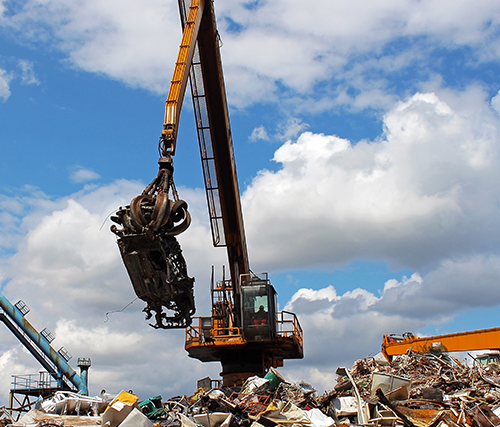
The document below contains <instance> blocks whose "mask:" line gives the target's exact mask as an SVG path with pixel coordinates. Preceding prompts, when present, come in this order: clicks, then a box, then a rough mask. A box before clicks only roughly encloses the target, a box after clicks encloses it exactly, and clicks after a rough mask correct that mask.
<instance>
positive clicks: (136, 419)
mask: <svg viewBox="0 0 500 427" xmlns="http://www.w3.org/2000/svg"><path fill="white" fill-rule="evenodd" d="M337 374H338V378H337V384H336V385H335V386H334V388H333V390H331V391H330V392H325V393H324V394H323V395H321V396H318V395H317V393H316V390H315V389H314V388H313V387H312V386H311V385H309V384H306V383H303V382H301V383H299V384H293V383H290V382H287V381H286V380H285V379H284V378H283V377H282V376H281V375H280V373H279V372H277V371H276V370H275V369H271V370H270V371H269V372H268V374H266V376H265V377H264V378H260V377H252V378H249V379H248V380H247V381H246V382H245V384H244V385H243V386H242V387H238V388H223V389H217V388H212V389H209V388H199V389H198V390H197V391H196V392H195V393H194V394H193V395H192V396H190V397H188V396H178V397H174V398H171V399H169V400H166V401H164V400H163V399H162V398H161V396H155V397H152V398H149V399H146V400H143V401H139V399H138V397H137V396H135V395H133V394H131V393H128V392H121V393H120V394H119V395H118V396H116V397H115V398H114V400H112V401H107V402H105V401H104V400H103V399H101V401H99V399H97V400H96V401H95V402H94V401H92V399H93V398H85V399H86V400H85V402H83V401H82V402H80V403H78V402H75V401H72V403H71V404H70V403H68V402H66V403H64V402H63V400H61V399H59V400H58V401H57V402H56V403H55V404H54V400H53V399H52V400H48V401H44V402H43V403H41V404H40V405H39V408H38V410H32V411H30V412H29V413H28V414H26V415H24V416H23V417H22V418H21V419H20V420H19V421H18V422H16V423H15V424H14V425H15V426H19V427H28V426H32V425H38V426H43V425H47V424H50V425H55V426H58V427H62V426H63V425H65V426H70V425H102V426H106V427H118V426H120V427H277V426H284V427H299V426H301V427H302V426H304V427H333V426H335V427H336V426H349V425H364V426H372V427H379V426H390V427H397V426H404V427H459V426H460V427H491V426H500V418H499V417H498V416H499V415H500V366H498V365H494V364H491V365H487V366H474V367H471V366H468V365H466V364H465V363H464V362H460V361H458V360H457V359H454V358H451V357H449V356H445V355H441V356H436V355H432V354H427V355H422V354H416V353H414V354H413V353H409V354H407V355H405V356H402V357H399V358H397V359H396V360H394V361H393V362H391V363H390V364H389V363H388V362H386V361H385V359H381V358H379V357H378V356H376V357H374V358H365V359H360V360H357V361H356V362H355V363H354V365H353V366H352V367H351V368H350V369H347V368H339V369H338V370H337ZM205 383H207V381H205ZM208 384H211V382H210V380H209V379H208ZM69 397H71V398H73V399H74V396H69ZM82 398H83V397H82ZM103 403H104V405H103ZM102 411H104V412H102ZM47 412H49V413H47ZM78 412H79V413H80V414H83V413H86V414H87V415H92V416H85V417H82V416H80V417H78V416H74V417H73V419H74V420H75V421H73V422H72V421H68V418H69V417H67V415H66V414H69V413H78ZM65 415H66V418H64V416H65ZM58 417H59V418H58ZM63 418H64V419H63ZM77 420H78V421H77ZM82 420H86V422H85V423H84V422H83V421H82ZM89 423H90V424H89Z"/></svg>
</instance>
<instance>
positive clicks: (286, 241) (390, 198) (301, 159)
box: [243, 93, 500, 270]
mask: <svg viewBox="0 0 500 427" xmlns="http://www.w3.org/2000/svg"><path fill="white" fill-rule="evenodd" d="M465 95H466V97H468V96H469V95H468V94H467V93H466V94H465ZM384 126H385V132H384V134H383V135H382V136H381V137H380V138H379V139H377V140H376V141H371V142H370V141H360V142H358V143H357V144H355V145H353V144H352V143H351V142H350V141H348V140H345V139H341V138H339V137H336V136H333V135H322V134H313V133H310V132H306V133H303V134H302V135H300V137H299V138H298V139H297V140H296V141H288V142H286V143H285V144H284V145H283V146H281V147H280V148H279V149H278V150H277V151H276V152H275V156H274V160H275V161H276V162H278V163H279V164H281V169H280V170H278V171H277V172H272V171H261V173H260V175H259V176H258V177H257V178H256V179H254V181H253V182H252V183H251V185H250V186H249V187H248V188H247V190H246V191H245V193H244V194H243V206H244V211H245V218H246V230H247V233H248V239H247V240H248V242H249V243H250V253H251V254H252V256H253V260H254V261H253V262H254V263H255V262H258V264H259V265H260V266H261V267H260V269H264V270H266V269H267V270H272V269H274V268H280V267H285V266H286V267H285V268H289V266H290V265H291V264H293V265H295V267H296V268H301V267H304V266H310V265H311V264H315V265H317V266H321V265H325V266H332V265H337V266H338V265H344V264H346V263H349V262H351V261H352V260H354V259H359V258H360V257H363V258H368V259H372V260H378V261H387V260H389V261H390V262H391V263H393V264H394V265H398V266H406V267H409V268H415V269H420V268H429V267H430V266H431V265H436V264H438V263H439V262H440V260H443V259H447V258H449V257H452V258H453V257H460V256H463V255H467V254H470V253H473V252H475V251H478V250H491V249H493V248H496V247H497V245H498V243H499V242H500V235H499V233H497V232H496V231H495V230H498V229H499V228H498V225H499V224H497V218H499V212H498V205H499V199H500V192H499V191H498V190H497V186H494V185H491V183H492V182H497V181H498V179H499V176H498V175H499V173H498V171H499V156H498V154H499V148H500V145H499V138H498V129H499V122H498V118H497V117H496V115H495V114H494V113H493V112H492V110H491V108H489V106H488V102H487V101H486V100H484V99H483V103H482V106H481V107H480V108H479V109H478V110H476V111H475V112H474V113H473V114H470V115H469V114H464V112H463V111H460V110H458V111H457V110H453V109H452V108H451V107H450V106H449V105H447V104H446V103H444V102H443V101H441V100H440V99H439V98H438V97H437V96H436V95H435V94H416V95H415V96H413V97H412V98H410V99H409V100H407V101H405V102H401V103H399V104H398V105H396V106H395V108H394V109H392V110H391V111H389V112H388V113H387V114H386V115H385V117H384ZM263 206H265V207H266V209H263V208H262V207H263ZM257 242H258V245H259V249H258V251H257V250H255V249H254V244H257ZM256 260H257V261H256ZM262 267H264V268H262Z"/></svg>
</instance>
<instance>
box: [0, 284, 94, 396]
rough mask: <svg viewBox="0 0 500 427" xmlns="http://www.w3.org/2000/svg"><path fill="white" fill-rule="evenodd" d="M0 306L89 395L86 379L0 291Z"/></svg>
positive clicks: (62, 371) (64, 373)
mask: <svg viewBox="0 0 500 427" xmlns="http://www.w3.org/2000/svg"><path fill="white" fill-rule="evenodd" d="M0 307H1V308H2V309H3V311H4V312H5V314H6V315H7V316H9V317H10V318H11V319H12V320H13V321H14V322H15V323H16V324H17V325H18V326H19V327H20V328H21V330H22V331H23V332H25V333H26V335H27V336H28V337H29V338H30V339H31V340H32V341H33V343H35V345H36V346H37V347H38V348H39V349H40V350H41V351H42V352H43V353H44V354H45V355H46V356H47V357H48V358H49V360H50V361H51V362H52V363H53V364H54V365H55V366H57V368H58V369H59V371H60V373H61V374H62V375H64V376H65V377H66V378H67V379H68V380H69V381H70V382H71V383H72V384H73V385H74V386H75V387H76V388H77V389H78V392H79V393H80V394H82V395H84V396H87V395H88V388H87V384H86V383H85V381H83V380H82V378H80V376H78V374H77V373H76V371H75V370H74V369H73V368H72V367H71V366H69V364H68V362H67V361H66V360H65V359H64V358H63V357H62V356H61V355H60V354H59V353H58V352H57V351H55V350H54V348H53V347H52V346H51V345H50V343H49V342H48V341H47V339H46V338H45V337H43V336H42V335H41V334H40V333H39V332H38V331H37V330H36V329H35V328H34V327H33V326H32V325H31V323H30V322H28V320H26V319H25V318H24V316H23V314H22V313H21V312H20V311H19V309H18V308H17V307H15V306H13V305H12V304H11V302H10V301H9V300H8V299H7V298H6V297H5V296H4V295H3V294H1V293H0Z"/></svg>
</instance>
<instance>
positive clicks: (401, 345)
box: [382, 328, 500, 361]
mask: <svg viewBox="0 0 500 427" xmlns="http://www.w3.org/2000/svg"><path fill="white" fill-rule="evenodd" d="M410 349H411V351H414V352H416V353H431V352H433V351H434V352H435V351H441V352H450V351H473V350H498V349H500V328H490V329H479V330H476V331H468V332H458V333H455V334H447V335H436V336H432V337H417V336H416V335H413V334H412V333H409V332H407V333H405V334H403V335H402V336H397V335H384V336H383V339H382V354H383V355H384V356H385V357H386V359H387V360H388V361H391V360H392V357H393V356H398V355H401V354H406V352H407V351H408V350H410Z"/></svg>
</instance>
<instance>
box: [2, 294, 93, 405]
mask: <svg viewBox="0 0 500 427" xmlns="http://www.w3.org/2000/svg"><path fill="white" fill-rule="evenodd" d="M0 307H1V308H2V309H3V313H2V312H0V320H1V321H2V322H4V323H5V325H6V326H7V328H9V330H10V331H11V332H12V333H13V334H14V335H15V336H16V338H17V339H18V340H19V341H20V342H21V343H22V344H23V345H24V347H26V349H27V350H28V351H29V352H30V353H31V354H32V355H33V356H34V357H35V359H36V360H37V361H38V362H39V363H40V364H41V365H42V366H43V367H44V369H45V370H47V372H48V373H49V374H50V375H51V376H52V377H53V378H54V379H55V380H56V381H57V385H58V387H59V388H61V390H74V391H77V392H78V393H80V394H82V395H84V396H87V395H88V386H87V380H88V376H87V374H88V369H89V367H90V359H88V358H81V359H78V366H79V367H80V371H81V372H80V375H78V374H77V373H76V372H75V371H74V370H73V368H72V367H71V366H70V365H69V364H68V359H69V357H68V353H67V352H66V351H65V350H64V348H63V347H61V349H59V351H56V350H54V348H53V347H52V346H51V345H50V342H51V341H52V339H53V337H52V334H51V333H50V332H49V331H48V330H46V329H44V330H42V332H38V331H37V330H36V329H35V328H34V327H33V326H32V325H31V323H30V322H28V320H27V319H26V318H25V317H24V316H25V315H26V314H27V312H28V311H29V309H28V308H27V306H26V304H24V302H23V301H18V302H17V303H16V304H15V305H12V304H11V302H10V301H9V300H8V299H7V298H6V297H5V296H4V295H3V294H1V293H0Z"/></svg>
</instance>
